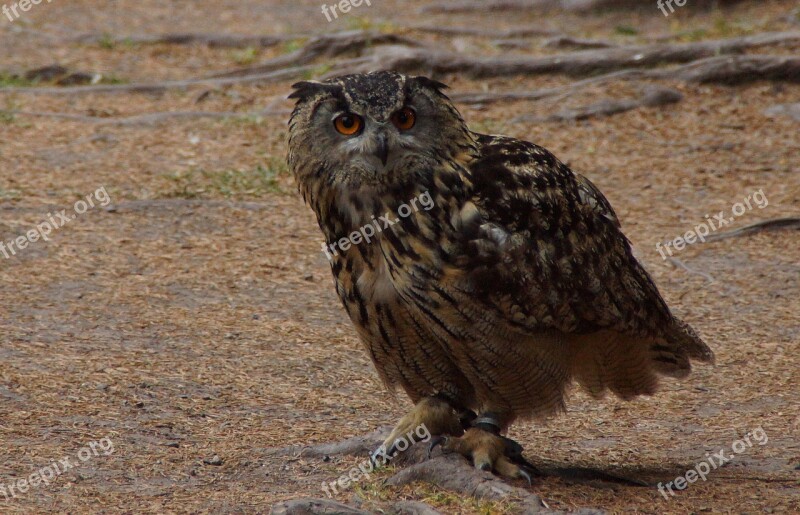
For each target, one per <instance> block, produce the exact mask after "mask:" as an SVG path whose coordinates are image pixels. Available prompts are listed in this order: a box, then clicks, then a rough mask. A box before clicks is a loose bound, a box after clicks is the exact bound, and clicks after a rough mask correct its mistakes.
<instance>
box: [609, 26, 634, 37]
mask: <svg viewBox="0 0 800 515" xmlns="http://www.w3.org/2000/svg"><path fill="white" fill-rule="evenodd" d="M614 32H615V33H617V34H619V35H621V36H636V35H637V34H639V31H638V30H636V29H635V28H633V27H631V26H630V25H617V26H616V27H614Z"/></svg>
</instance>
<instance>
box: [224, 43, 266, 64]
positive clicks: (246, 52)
mask: <svg viewBox="0 0 800 515" xmlns="http://www.w3.org/2000/svg"><path fill="white" fill-rule="evenodd" d="M259 55H261V51H260V50H259V49H258V48H255V47H251V46H249V47H247V48H242V49H241V50H235V51H234V52H232V54H231V57H232V58H233V62H235V63H236V64H239V65H242V66H244V65H248V64H252V63H254V62H255V61H256V60H257V59H258V56H259Z"/></svg>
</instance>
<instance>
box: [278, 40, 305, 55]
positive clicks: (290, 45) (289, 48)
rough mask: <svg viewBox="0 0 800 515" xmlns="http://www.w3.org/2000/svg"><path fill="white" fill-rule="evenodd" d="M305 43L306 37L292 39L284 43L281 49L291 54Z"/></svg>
mask: <svg viewBox="0 0 800 515" xmlns="http://www.w3.org/2000/svg"><path fill="white" fill-rule="evenodd" d="M305 44H306V40H305V39H292V40H290V41H287V42H286V43H284V44H283V46H282V47H281V51H282V52H283V53H284V54H291V53H292V52H296V51H297V50H300V49H301V48H303V47H304V46H305Z"/></svg>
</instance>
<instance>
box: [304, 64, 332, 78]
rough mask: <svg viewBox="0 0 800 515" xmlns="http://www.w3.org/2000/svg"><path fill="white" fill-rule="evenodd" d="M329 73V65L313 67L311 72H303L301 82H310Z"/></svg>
mask: <svg viewBox="0 0 800 515" xmlns="http://www.w3.org/2000/svg"><path fill="white" fill-rule="evenodd" d="M329 71H331V65H330V64H321V65H319V66H315V67H314V68H312V69H311V70H308V71H306V72H304V73H303V74H302V77H303V80H312V79H314V78H316V77H320V76H322V75H325V74H326V73H328V72H329Z"/></svg>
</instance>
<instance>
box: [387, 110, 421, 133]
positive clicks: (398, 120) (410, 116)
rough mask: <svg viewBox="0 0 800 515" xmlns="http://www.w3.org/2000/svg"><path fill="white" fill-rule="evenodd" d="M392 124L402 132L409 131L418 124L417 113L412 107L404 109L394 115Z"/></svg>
mask: <svg viewBox="0 0 800 515" xmlns="http://www.w3.org/2000/svg"><path fill="white" fill-rule="evenodd" d="M392 123H393V124H394V126H395V127H397V128H398V129H400V130H401V131H407V130H409V129H410V128H412V127H413V126H414V124H415V123H417V113H415V112H414V110H413V109H411V108H410V107H404V108H402V109H401V110H399V111H397V112H396V113H394V114H393V115H392Z"/></svg>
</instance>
